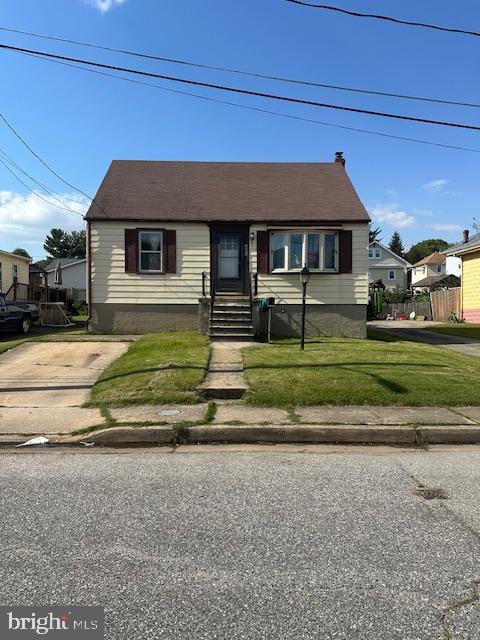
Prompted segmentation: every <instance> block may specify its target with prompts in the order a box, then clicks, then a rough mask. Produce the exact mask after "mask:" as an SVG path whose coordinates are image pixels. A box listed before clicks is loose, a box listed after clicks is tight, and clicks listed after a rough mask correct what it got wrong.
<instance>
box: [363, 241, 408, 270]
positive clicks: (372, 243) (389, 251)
mask: <svg viewBox="0 0 480 640" xmlns="http://www.w3.org/2000/svg"><path fill="white" fill-rule="evenodd" d="M375 245H377V246H379V247H380V249H382V250H383V251H386V252H387V253H389V254H390V255H391V256H393V258H395V261H396V262H398V263H400V265H402V266H404V267H411V266H412V265H411V264H410V262H408V260H405V258H402V257H401V256H399V255H397V254H396V253H395V252H394V251H392V250H391V249H389V248H388V247H386V246H385V245H384V244H382V243H381V242H379V241H378V240H374V241H373V242H370V244H369V245H368V248H369V249H370V248H372V247H373V246H375Z"/></svg>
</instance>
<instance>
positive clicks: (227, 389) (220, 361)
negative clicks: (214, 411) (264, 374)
mask: <svg viewBox="0 0 480 640" xmlns="http://www.w3.org/2000/svg"><path fill="white" fill-rule="evenodd" d="M252 344H253V343H252V342H227V341H220V340H216V341H215V342H212V355H211V358H210V363H209V365H208V372H207V377H206V378H205V381H204V382H203V384H202V385H200V387H199V388H198V390H199V392H200V393H201V394H202V395H203V396H204V397H206V398H209V399H218V400H221V399H223V400H238V399H239V398H242V397H243V395H244V393H245V392H246V391H247V389H248V386H247V383H246V382H245V377H244V375H243V360H242V354H241V351H240V350H241V349H243V348H244V347H249V346H252Z"/></svg>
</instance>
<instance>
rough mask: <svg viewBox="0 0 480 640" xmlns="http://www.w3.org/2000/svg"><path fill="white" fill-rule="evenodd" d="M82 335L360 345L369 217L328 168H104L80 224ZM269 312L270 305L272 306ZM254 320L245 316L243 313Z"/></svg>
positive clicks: (122, 164) (340, 163) (341, 169)
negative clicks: (193, 335)
mask: <svg viewBox="0 0 480 640" xmlns="http://www.w3.org/2000/svg"><path fill="white" fill-rule="evenodd" d="M86 219H87V248H88V256H89V257H88V273H89V283H90V286H89V303H90V320H89V327H90V329H91V330H94V331H115V332H125V333H145V332H147V331H162V330H173V329H196V328H198V329H199V330H200V331H202V332H205V333H210V335H212V336H217V335H222V336H224V337H225V336H227V337H228V336H233V337H235V336H236V337H241V336H243V337H251V336H252V335H253V333H254V332H256V333H258V332H259V331H260V325H261V323H262V321H263V319H264V318H265V316H266V315H268V314H259V313H257V304H256V302H257V301H258V300H259V299H262V298H265V299H267V298H269V299H274V301H275V306H274V307H273V308H272V312H271V330H272V334H273V335H287V336H288V335H299V331H300V323H301V308H302V307H301V302H302V285H301V282H300V270H301V269H302V267H303V266H304V265H305V264H307V265H308V268H309V269H310V272H311V276H310V281H309V283H308V287H307V305H308V307H307V322H306V331H307V333H308V334H310V335H345V336H356V337H364V336H365V335H366V309H367V298H368V278H367V251H366V248H367V245H368V227H369V216H368V214H367V212H366V210H365V208H364V206H363V204H362V203H361V201H360V199H359V197H358V195H357V193H356V192H355V189H354V187H353V185H352V183H351V182H350V179H349V178H348V175H347V173H346V171H345V160H344V158H343V157H342V154H341V153H337V154H336V159H335V161H334V162H329V163H263V162H259V163H253V162H155V161H118V160H117V161H114V162H112V164H111V165H110V168H109V170H108V172H107V174H106V176H105V178H104V180H103V182H102V184H101V186H100V188H99V191H98V193H97V195H96V197H95V199H94V201H93V203H92V205H91V206H90V208H89V210H88V212H87V215H86ZM271 301H272V302H273V300H271ZM252 311H253V313H252Z"/></svg>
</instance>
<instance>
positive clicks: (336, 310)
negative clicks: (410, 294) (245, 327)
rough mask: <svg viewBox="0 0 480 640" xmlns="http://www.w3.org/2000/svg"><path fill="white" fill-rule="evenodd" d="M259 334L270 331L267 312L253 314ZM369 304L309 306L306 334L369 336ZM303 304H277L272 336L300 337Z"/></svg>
mask: <svg viewBox="0 0 480 640" xmlns="http://www.w3.org/2000/svg"><path fill="white" fill-rule="evenodd" d="M254 321H256V322H255V324H256V328H257V333H258V334H261V335H265V334H266V332H267V321H268V314H267V313H262V314H259V313H258V312H256V313H255V314H254ZM366 322H367V306H366V305H362V304H317V305H307V307H306V316H305V335H307V336H338V337H348V338H366V336H367V325H366ZM301 324H302V306H301V305H299V304H298V305H297V304H290V305H282V304H280V305H276V306H275V307H273V308H272V321H271V334H272V336H279V337H280V336H285V337H296V336H300V333H301Z"/></svg>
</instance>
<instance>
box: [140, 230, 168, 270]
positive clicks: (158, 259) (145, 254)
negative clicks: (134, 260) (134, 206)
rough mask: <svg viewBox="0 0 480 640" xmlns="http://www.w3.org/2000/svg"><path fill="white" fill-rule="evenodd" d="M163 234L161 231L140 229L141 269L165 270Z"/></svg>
mask: <svg viewBox="0 0 480 640" xmlns="http://www.w3.org/2000/svg"><path fill="white" fill-rule="evenodd" d="M162 236H163V234H162V232H161V231H139V232H138V245H139V251H138V254H139V270H140V271H153V272H161V271H162V270H163V238H162Z"/></svg>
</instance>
